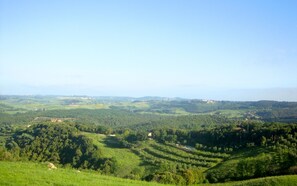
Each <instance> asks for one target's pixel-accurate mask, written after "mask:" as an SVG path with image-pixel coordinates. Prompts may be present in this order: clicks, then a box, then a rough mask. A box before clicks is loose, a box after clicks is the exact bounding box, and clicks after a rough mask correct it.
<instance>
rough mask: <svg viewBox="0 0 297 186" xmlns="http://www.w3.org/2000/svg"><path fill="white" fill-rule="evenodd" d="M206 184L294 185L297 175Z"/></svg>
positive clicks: (230, 185)
mask: <svg viewBox="0 0 297 186" xmlns="http://www.w3.org/2000/svg"><path fill="white" fill-rule="evenodd" d="M208 185H212V186H296V185H297V175H286V176H273V177H265V178H257V179H251V180H246V181H236V182H228V183H221V184H208ZM205 186H206V185H205Z"/></svg>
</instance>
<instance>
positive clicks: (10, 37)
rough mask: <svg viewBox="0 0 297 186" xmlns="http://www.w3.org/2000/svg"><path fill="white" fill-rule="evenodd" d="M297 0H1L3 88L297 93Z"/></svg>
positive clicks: (199, 94) (201, 94)
mask: <svg viewBox="0 0 297 186" xmlns="http://www.w3.org/2000/svg"><path fill="white" fill-rule="evenodd" d="M296 7H297V1H295V0H291V1H290V0H282V1H278V0H261V1H259V0H241V1H237V0H193V1H191V0H186V1H181V0H161V1H160V0H125V1H123V0H118V1H115V0H103V1H100V0H94V1H92V0H81V1H78V0H52V1H46V0H36V1H32V0H26V1H21V0H19V1H18V0H0V95H1V94H2V95H7V94H13V95H89V96H131V97H141V96H163V97H183V98H195V99H215V100H239V101H248V100H252V101H254V100H279V101H297V11H296Z"/></svg>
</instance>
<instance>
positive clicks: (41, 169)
mask: <svg viewBox="0 0 297 186" xmlns="http://www.w3.org/2000/svg"><path fill="white" fill-rule="evenodd" d="M0 185H38V186H43V185H61V186H62V185H73V186H75V185H88V186H92V185H104V186H137V185H143V186H153V185H155V186H157V185H158V186H161V185H163V184H157V183H154V182H151V183H149V182H143V181H134V180H128V179H121V178H116V177H111V176H104V175H99V174H98V173H96V172H84V171H82V172H77V170H74V169H63V168H58V169H56V170H49V169H48V168H47V165H46V164H45V163H32V162H3V161H0ZM207 185H211V184H206V185H205V186H207ZM231 185H234V186H235V185H236V186H240V185H246V186H257V185H259V186H260V185H261V186H262V185H267V186H294V185H297V175H290V176H275V177H266V178H259V179H252V180H247V181H239V182H230V183H224V184H214V186H231Z"/></svg>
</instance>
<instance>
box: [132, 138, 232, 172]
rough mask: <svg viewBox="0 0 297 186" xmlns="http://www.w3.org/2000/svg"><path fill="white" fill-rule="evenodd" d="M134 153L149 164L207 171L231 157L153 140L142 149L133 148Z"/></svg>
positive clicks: (143, 145) (141, 147) (142, 146)
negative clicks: (163, 164) (164, 164)
mask: <svg viewBox="0 0 297 186" xmlns="http://www.w3.org/2000/svg"><path fill="white" fill-rule="evenodd" d="M133 152H134V153H136V154H137V155H139V156H140V157H141V158H142V160H143V161H145V162H146V163H148V164H152V165H156V164H162V163H166V164H172V165H173V164H174V165H176V167H182V168H201V169H203V170H206V169H208V168H210V167H213V166H215V165H217V164H218V163H219V162H221V161H222V160H223V159H224V158H227V157H228V156H229V155H228V154H226V153H216V152H209V151H202V150H196V149H194V148H191V147H186V146H181V145H178V144H172V143H164V144H161V143H157V142H155V141H153V140H150V141H147V142H145V143H143V144H142V145H141V146H140V147H137V148H133Z"/></svg>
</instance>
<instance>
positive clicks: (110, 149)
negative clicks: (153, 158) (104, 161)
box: [83, 133, 141, 177]
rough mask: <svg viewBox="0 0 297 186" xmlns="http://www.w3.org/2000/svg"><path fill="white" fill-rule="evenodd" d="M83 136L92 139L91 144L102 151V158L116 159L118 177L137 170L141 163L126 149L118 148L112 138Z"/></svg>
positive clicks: (91, 135) (100, 135)
mask: <svg viewBox="0 0 297 186" xmlns="http://www.w3.org/2000/svg"><path fill="white" fill-rule="evenodd" d="M83 134H84V135H86V136H87V137H89V138H91V139H93V143H94V144H95V145H97V146H98V147H99V149H101V150H102V153H103V157H106V158H111V157H115V158H116V159H117V161H118V165H119V168H118V169H117V171H116V174H117V175H118V176H120V177H125V176H127V175H129V173H130V172H131V171H133V170H135V169H138V168H139V166H140V163H141V160H140V157H138V156H137V155H135V154H134V153H133V152H131V151H130V150H129V149H127V148H120V147H119V146H118V144H117V142H116V140H115V138H114V137H112V136H106V135H103V134H94V133H83Z"/></svg>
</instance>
